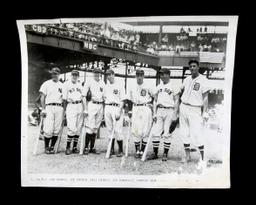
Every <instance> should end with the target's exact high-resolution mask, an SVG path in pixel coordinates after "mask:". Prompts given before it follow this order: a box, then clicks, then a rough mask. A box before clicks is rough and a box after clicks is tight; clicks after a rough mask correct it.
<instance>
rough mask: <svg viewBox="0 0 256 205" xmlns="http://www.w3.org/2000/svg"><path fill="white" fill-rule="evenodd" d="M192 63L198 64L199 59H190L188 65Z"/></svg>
mask: <svg viewBox="0 0 256 205" xmlns="http://www.w3.org/2000/svg"><path fill="white" fill-rule="evenodd" d="M192 63H195V64H197V66H199V61H198V60H196V59H192V60H190V61H189V62H188V65H190V64H192Z"/></svg>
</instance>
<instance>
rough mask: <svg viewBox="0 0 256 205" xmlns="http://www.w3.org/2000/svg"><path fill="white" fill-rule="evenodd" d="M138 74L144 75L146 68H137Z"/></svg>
mask: <svg viewBox="0 0 256 205" xmlns="http://www.w3.org/2000/svg"><path fill="white" fill-rule="evenodd" d="M136 75H144V70H141V69H138V70H136Z"/></svg>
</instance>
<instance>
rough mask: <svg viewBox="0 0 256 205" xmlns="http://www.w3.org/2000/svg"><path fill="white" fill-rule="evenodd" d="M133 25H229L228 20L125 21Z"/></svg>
mask: <svg viewBox="0 0 256 205" xmlns="http://www.w3.org/2000/svg"><path fill="white" fill-rule="evenodd" d="M123 23H126V24H129V25H132V26H160V25H163V26H228V22H213V21H141V22H123Z"/></svg>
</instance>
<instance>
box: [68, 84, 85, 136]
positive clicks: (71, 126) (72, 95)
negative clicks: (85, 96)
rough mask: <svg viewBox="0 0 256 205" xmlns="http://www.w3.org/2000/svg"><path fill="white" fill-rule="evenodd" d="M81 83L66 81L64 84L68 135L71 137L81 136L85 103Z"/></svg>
mask: <svg viewBox="0 0 256 205" xmlns="http://www.w3.org/2000/svg"><path fill="white" fill-rule="evenodd" d="M82 90H83V86H82V84H81V83H79V82H76V83H73V82H72V81H66V82H65V83H64V92H63V100H67V103H68V104H67V108H66V118H67V128H68V132H67V134H68V135H69V136H75V135H78V136H79V135H80V132H81V128H82V124H83V103H82Z"/></svg>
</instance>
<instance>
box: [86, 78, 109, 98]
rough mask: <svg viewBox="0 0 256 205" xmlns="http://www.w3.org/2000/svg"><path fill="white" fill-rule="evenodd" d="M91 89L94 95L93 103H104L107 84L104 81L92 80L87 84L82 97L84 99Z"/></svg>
mask: <svg viewBox="0 0 256 205" xmlns="http://www.w3.org/2000/svg"><path fill="white" fill-rule="evenodd" d="M89 89H90V91H91V93H92V101H97V102H103V100H104V98H103V94H104V89H105V83H104V82H103V81H101V80H100V81H99V82H97V81H96V80H94V79H92V80H91V81H90V82H88V83H85V85H84V89H83V91H82V95H83V96H84V97H85V96H86V95H87V92H88V90H89Z"/></svg>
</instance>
